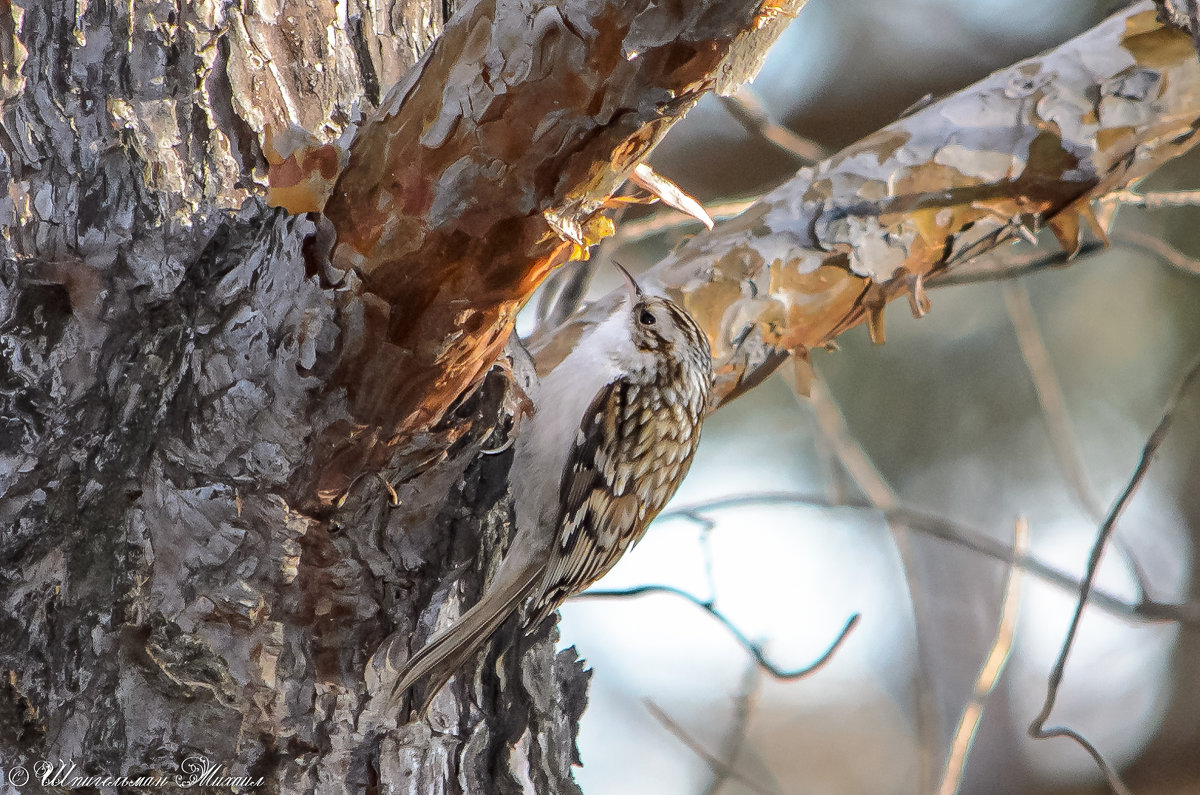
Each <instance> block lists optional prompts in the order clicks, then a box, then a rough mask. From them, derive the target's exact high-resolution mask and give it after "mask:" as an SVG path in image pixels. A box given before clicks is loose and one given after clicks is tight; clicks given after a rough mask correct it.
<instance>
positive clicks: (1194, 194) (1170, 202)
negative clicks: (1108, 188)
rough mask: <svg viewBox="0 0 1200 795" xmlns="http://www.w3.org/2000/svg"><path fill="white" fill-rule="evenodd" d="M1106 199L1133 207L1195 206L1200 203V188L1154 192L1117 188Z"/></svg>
mask: <svg viewBox="0 0 1200 795" xmlns="http://www.w3.org/2000/svg"><path fill="white" fill-rule="evenodd" d="M1104 199H1105V201H1109V200H1111V201H1115V202H1120V203H1121V204H1128V205H1129V206H1131V207H1147V208H1149V209H1154V210H1156V209H1160V208H1162V207H1195V206H1196V205H1198V204H1200V190H1162V191H1154V192H1152V193H1137V192H1136V191H1132V190H1115V191H1113V192H1112V193H1110V194H1108V195H1107V196H1105V197H1104Z"/></svg>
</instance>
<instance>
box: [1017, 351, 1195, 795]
mask: <svg viewBox="0 0 1200 795" xmlns="http://www.w3.org/2000/svg"><path fill="white" fill-rule="evenodd" d="M1197 376H1200V358H1197V359H1196V361H1195V362H1194V363H1193V364H1192V365H1191V366H1190V367H1189V368H1188V370H1187V373H1186V374H1185V375H1184V377H1183V380H1182V381H1181V382H1180V383H1179V386H1177V387H1176V389H1175V391H1174V393H1173V394H1172V395H1171V397H1170V399H1169V400H1168V401H1167V405H1166V408H1164V409H1163V414H1162V417H1161V419H1159V421H1158V425H1157V426H1155V428H1154V431H1153V432H1152V433H1151V434H1150V437H1149V438H1148V439H1147V440H1146V444H1145V446H1144V447H1143V448H1142V455H1141V457H1140V458H1139V459H1138V465H1137V467H1136V468H1135V469H1134V472H1133V475H1132V476H1130V478H1129V481H1128V482H1127V483H1126V484H1125V488H1124V490H1123V491H1122V492H1121V495H1120V496H1119V497H1118V498H1117V501H1116V502H1115V503H1113V506H1112V508H1111V509H1109V512H1108V515H1107V516H1106V517H1105V519H1104V522H1103V524H1101V525H1100V529H1099V531H1097V533H1096V541H1095V543H1093V544H1092V552H1091V555H1090V556H1089V558H1088V564H1087V569H1086V573H1085V575H1084V578H1083V583H1082V584H1081V585H1080V587H1079V599H1078V601H1077V602H1076V604H1075V613H1074V615H1073V616H1072V617H1071V625H1070V627H1069V628H1068V630H1067V637H1066V639H1065V640H1064V641H1063V645H1062V649H1061V651H1060V652H1059V655H1058V660H1057V661H1055V663H1054V667H1053V668H1052V669H1051V671H1050V678H1049V681H1048V683H1047V686H1046V700H1045V703H1043V704H1042V709H1041V711H1040V712H1039V713H1038V715H1037V717H1035V718H1034V719H1033V723H1031V724H1030V726H1029V736H1030V737H1033V738H1034V739H1039V740H1041V739H1048V738H1051V737H1068V738H1070V739H1072V740H1074V741H1075V742H1077V743H1079V745H1081V746H1082V747H1083V748H1084V750H1086V751H1087V752H1088V753H1089V754H1091V756H1092V758H1094V759H1095V760H1096V763H1097V764H1098V765H1099V766H1100V768H1101V769H1102V770H1103V772H1104V774H1105V776H1106V777H1107V778H1108V782H1109V785H1110V786H1111V787H1112V789H1113V791H1114V792H1117V793H1126V792H1128V790H1127V789H1126V788H1125V785H1124V784H1122V783H1121V780H1120V778H1119V777H1118V776H1117V774H1116V772H1115V770H1114V769H1113V767H1112V766H1111V765H1110V764H1109V763H1108V762H1107V761H1106V760H1105V759H1104V757H1103V755H1102V754H1101V753H1100V751H1099V749H1097V748H1096V747H1095V746H1093V745H1092V744H1091V743H1090V742H1088V741H1087V740H1086V739H1085V738H1084V737H1083V736H1082V735H1080V734H1079V733H1078V732H1076V731H1074V730H1073V729H1070V728H1067V727H1065V726H1056V727H1051V728H1046V721H1047V720H1049V718H1050V713H1051V712H1052V711H1053V709H1054V702H1055V701H1056V700H1057V698H1058V689H1059V687H1060V686H1061V684H1062V680H1063V675H1064V673H1065V671H1066V667H1067V658H1068V657H1069V656H1070V654H1071V647H1072V645H1073V644H1074V642H1075V636H1076V635H1077V634H1078V632H1079V627H1080V625H1081V624H1082V622H1083V609H1084V607H1086V606H1087V603H1088V600H1089V599H1090V597H1091V594H1092V590H1093V589H1094V588H1095V584H1096V575H1097V573H1098V572H1099V571H1100V561H1101V559H1102V558H1103V556H1104V550H1105V547H1107V546H1108V541H1109V539H1110V538H1111V537H1112V534H1113V531H1114V530H1115V529H1116V525H1117V520H1118V519H1119V518H1120V516H1121V514H1122V513H1123V512H1124V511H1125V507H1126V506H1127V505H1128V504H1129V502H1130V500H1132V499H1133V495H1134V494H1135V493H1136V492H1137V489H1138V487H1139V486H1140V485H1141V484H1142V481H1143V480H1144V479H1145V477H1146V473H1147V472H1148V471H1149V469H1150V464H1151V462H1152V461H1153V460H1154V456H1155V454H1156V453H1157V452H1158V448H1159V447H1160V446H1161V445H1162V442H1163V440H1164V439H1165V438H1166V436H1167V431H1168V430H1169V429H1170V427H1171V422H1172V421H1173V420H1174V419H1175V410H1176V408H1177V407H1178V405H1179V402H1180V400H1181V399H1182V398H1183V395H1184V393H1186V392H1187V390H1188V388H1189V387H1190V386H1191V384H1192V382H1193V381H1194V380H1196V378H1197Z"/></svg>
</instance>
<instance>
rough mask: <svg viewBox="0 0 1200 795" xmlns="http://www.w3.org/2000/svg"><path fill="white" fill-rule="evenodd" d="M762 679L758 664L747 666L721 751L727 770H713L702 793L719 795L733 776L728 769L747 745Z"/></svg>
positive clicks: (775, 788)
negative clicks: (749, 728) (727, 735)
mask: <svg viewBox="0 0 1200 795" xmlns="http://www.w3.org/2000/svg"><path fill="white" fill-rule="evenodd" d="M761 681H762V670H761V669H760V668H759V667H758V666H757V665H748V666H746V673H745V675H744V676H743V677H742V683H741V686H740V687H739V688H738V692H737V695H736V696H735V697H734V710H733V726H732V727H731V728H730V730H729V738H728V740H727V741H726V743H725V748H724V749H723V750H722V752H721V757H722V758H723V759H725V770H714V771H713V773H714V776H713V780H712V781H710V782H709V783H708V786H707V787H705V788H704V792H703V793H702V795H718V794H719V793H720V791H721V788H722V787H724V786H725V782H726V781H728V780H729V778H731V776H730V775H729V774H728V773H727V772H726V771H727V770H733V769H734V768H735V767H736V765H737V760H738V757H739V756H741V754H742V749H743V748H744V747H745V744H746V731H747V729H748V727H749V724H750V716H751V715H752V714H753V712H754V708H755V706H757V703H758V694H759V684H760V683H761ZM771 784H772V786H771V790H772V791H773V792H780V791H782V789H783V788H782V787H781V786H779V782H777V781H772V782H771Z"/></svg>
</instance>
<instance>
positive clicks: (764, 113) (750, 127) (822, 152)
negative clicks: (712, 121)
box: [721, 86, 829, 163]
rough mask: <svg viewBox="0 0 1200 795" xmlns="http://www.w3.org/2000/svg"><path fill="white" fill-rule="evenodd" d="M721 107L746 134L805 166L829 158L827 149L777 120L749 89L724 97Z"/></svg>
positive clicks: (747, 87) (745, 87) (760, 99)
mask: <svg viewBox="0 0 1200 795" xmlns="http://www.w3.org/2000/svg"><path fill="white" fill-rule="evenodd" d="M721 104H723V105H724V106H725V109H726V110H727V111H729V115H731V116H733V118H735V119H737V122H738V124H740V125H742V127H743V128H745V130H746V132H748V133H750V134H751V135H755V136H758V137H759V138H762V139H763V140H764V141H767V142H768V143H770V144H774V145H775V147H776V148H778V149H780V150H782V151H784V152H787V153H788V154H789V155H792V156H793V157H795V158H797V159H799V160H801V161H803V162H805V163H815V162H817V161H818V160H824V159H825V158H826V157H828V156H829V152H828V151H827V150H826V149H825V147H823V146H821V145H820V144H818V143H816V142H815V141H810V140H809V139H807V138H805V137H804V136H802V135H797V134H796V133H795V132H793V131H792V130H790V129H788V128H787V127H784V126H783V125H782V124H780V123H779V122H777V121H775V119H774V118H773V117H772V116H771V111H770V110H768V109H767V105H766V103H765V102H763V101H762V98H761V97H759V96H758V94H757V93H756V92H755V91H754V90H753V89H751V88H750V86H742V87H741V88H739V89H738V90H737V91H736V92H734V93H733V94H730V95H729V96H727V97H721Z"/></svg>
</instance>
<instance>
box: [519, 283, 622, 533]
mask: <svg viewBox="0 0 1200 795" xmlns="http://www.w3.org/2000/svg"><path fill="white" fill-rule="evenodd" d="M628 323H629V319H628V313H627V312H626V311H625V306H624V305H622V306H621V308H619V309H618V310H617V312H616V314H615V315H613V316H612V317H611V318H609V319H608V320H606V321H604V322H603V323H601V324H600V325H598V326H596V327H595V328H594V329H593V330H592V331H591V333H589V334H587V335H586V336H584V337H583V338H582V339H580V341H579V343H578V344H577V345H576V346H575V349H574V350H573V351H571V353H570V354H568V355H567V357H566V358H565V359H563V360H562V362H561V363H559V365H558V366H557V367H555V368H554V369H553V370H552V371H551V372H550V373H548V374H547V375H546V377H545V378H543V379H542V380H541V383H540V384H539V385H538V386H537V387H536V388H535V390H534V392H535V394H531V395H530V397H531V398H532V399H533V402H534V405H535V406H536V408H537V411H536V412H535V413H534V414H533V416H531V417H527V418H525V420H524V421H523V422H522V423H521V427H520V430H519V432H518V436H517V441H516V444H515V452H514V456H513V465H512V474H511V481H512V485H513V498H514V501H515V503H516V516H517V528H518V530H519V532H520V533H521V535H524V536H526V538H528V539H529V541H531V542H532V543H534V544H536V546H537V547H538V549H539V550H541V549H548V548H549V544H550V541H551V539H552V538H553V537H554V533H555V530H556V528H555V527H554V523H555V521H556V519H557V518H558V503H559V487H560V484H561V482H562V473H563V469H564V468H565V467H566V464H567V457H568V455H569V454H570V451H571V447H572V445H573V444H574V443H575V438H576V435H577V434H578V432H579V426H580V423H581V422H582V420H583V415H584V412H586V411H587V410H588V407H589V406H590V405H591V403H592V400H593V399H594V398H595V397H596V395H597V394H599V392H600V390H601V388H603V387H604V386H605V385H606V384H608V383H610V382H612V381H613V380H614V379H615V378H617V376H619V375H620V374H621V369H620V368H619V367H618V365H617V362H618V361H619V360H620V358H621V357H627V356H628V351H627V349H628V348H631V347H632V344H631V341H630V334H629V330H628Z"/></svg>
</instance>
